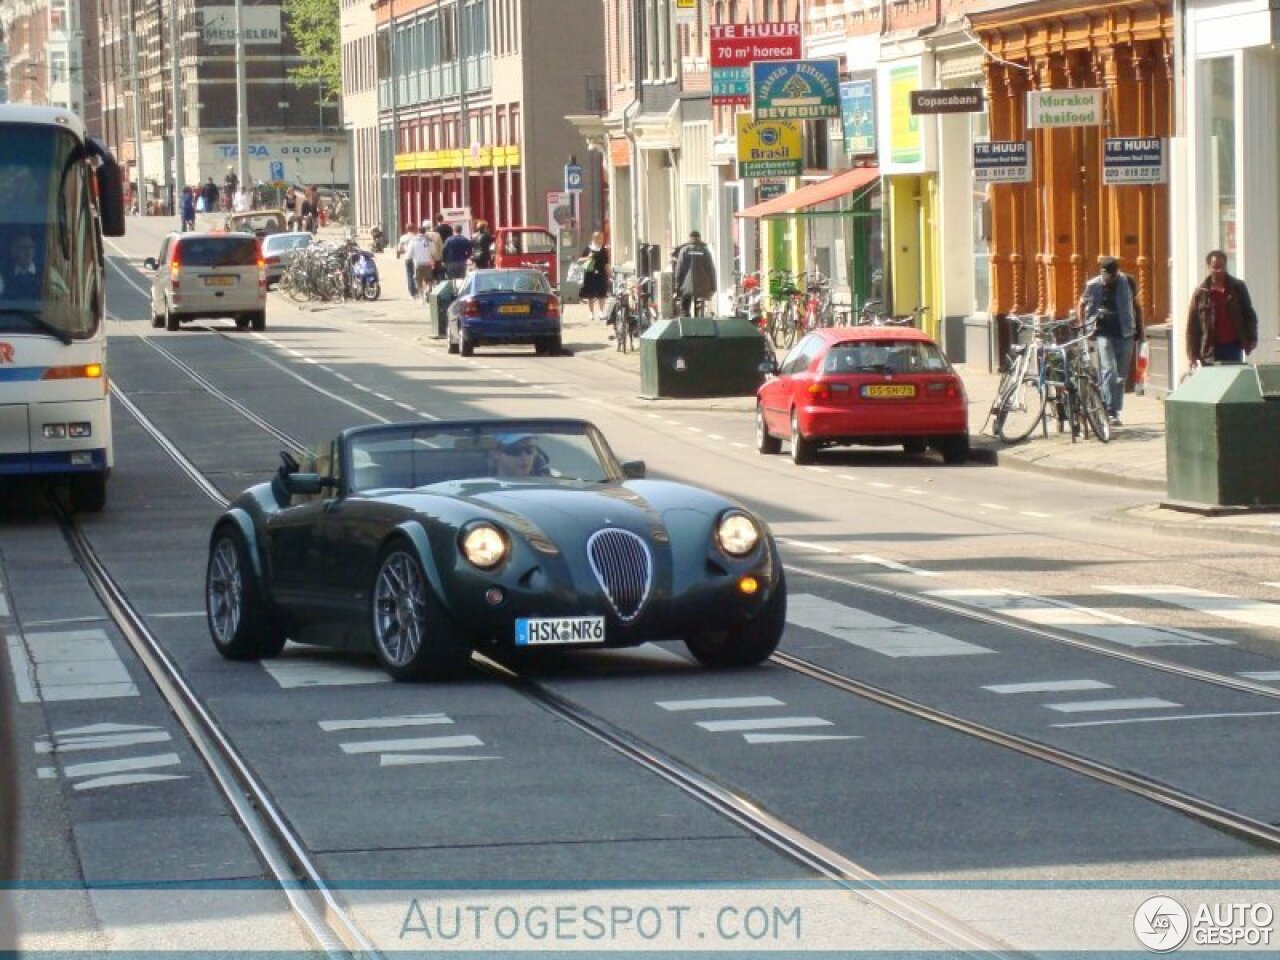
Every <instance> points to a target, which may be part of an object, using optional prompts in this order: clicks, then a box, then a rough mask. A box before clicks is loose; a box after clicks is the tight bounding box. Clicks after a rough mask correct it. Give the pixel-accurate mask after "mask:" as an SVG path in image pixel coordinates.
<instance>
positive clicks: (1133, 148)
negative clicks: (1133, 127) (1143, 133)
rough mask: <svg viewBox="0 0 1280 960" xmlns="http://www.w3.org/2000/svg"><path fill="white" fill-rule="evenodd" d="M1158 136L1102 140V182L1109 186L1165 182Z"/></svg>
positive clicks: (1163, 161)
mask: <svg viewBox="0 0 1280 960" xmlns="http://www.w3.org/2000/svg"><path fill="white" fill-rule="evenodd" d="M1165 169H1166V166H1165V154H1164V140H1163V138H1161V137H1107V138H1106V139H1105V140H1104V141H1103V142H1102V182H1103V183H1105V184H1108V185H1110V186H1124V185H1126V184H1144V183H1164V182H1165Z"/></svg>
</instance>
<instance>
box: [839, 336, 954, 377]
mask: <svg viewBox="0 0 1280 960" xmlns="http://www.w3.org/2000/svg"><path fill="white" fill-rule="evenodd" d="M946 369H947V360H946V358H945V357H944V356H943V355H942V351H941V350H939V349H938V348H937V346H936V345H935V344H932V343H927V342H925V341H921V340H874V341H872V340H863V341H846V342H844V343H837V344H835V345H834V346H832V348H831V349H830V351H828V353H827V356H826V359H825V360H824V361H823V363H822V372H823V373H941V372H943V371H945V370H946Z"/></svg>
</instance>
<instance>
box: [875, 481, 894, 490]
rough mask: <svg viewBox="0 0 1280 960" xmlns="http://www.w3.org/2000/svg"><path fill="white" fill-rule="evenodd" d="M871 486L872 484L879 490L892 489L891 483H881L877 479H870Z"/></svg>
mask: <svg viewBox="0 0 1280 960" xmlns="http://www.w3.org/2000/svg"><path fill="white" fill-rule="evenodd" d="M871 486H873V487H879V488H880V489H881V490H892V489H893V484H892V483H881V482H880V481H879V480H872V481H871Z"/></svg>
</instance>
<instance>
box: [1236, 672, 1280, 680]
mask: <svg viewBox="0 0 1280 960" xmlns="http://www.w3.org/2000/svg"><path fill="white" fill-rule="evenodd" d="M1240 676H1242V677H1244V678H1245V679H1246V680H1263V681H1266V680H1280V670H1247V671H1245V672H1244V673H1241V674H1240Z"/></svg>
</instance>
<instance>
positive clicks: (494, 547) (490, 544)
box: [462, 523, 507, 570]
mask: <svg viewBox="0 0 1280 960" xmlns="http://www.w3.org/2000/svg"><path fill="white" fill-rule="evenodd" d="M462 555H463V556H464V557H466V558H467V560H468V561H469V562H470V563H471V564H473V565H475V566H477V567H479V568H480V569H481V570H492V569H493V568H494V567H496V566H497V565H498V564H500V563H501V562H502V561H503V560H505V559H506V558H507V538H506V537H504V536H503V535H502V534H501V533H500V532H499V531H498V529H497V528H496V527H491V526H490V525H489V524H487V523H481V524H476V526H474V527H472V528H471V529H470V530H468V531H467V532H466V533H464V534H463V535H462Z"/></svg>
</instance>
